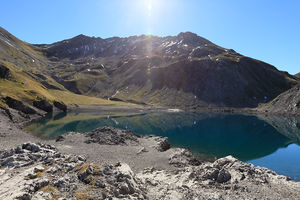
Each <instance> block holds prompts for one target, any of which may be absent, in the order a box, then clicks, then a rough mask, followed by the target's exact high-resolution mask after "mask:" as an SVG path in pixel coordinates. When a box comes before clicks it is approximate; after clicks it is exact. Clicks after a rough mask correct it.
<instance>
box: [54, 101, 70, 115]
mask: <svg viewBox="0 0 300 200" xmlns="http://www.w3.org/2000/svg"><path fill="white" fill-rule="evenodd" d="M53 105H54V106H55V107H56V108H58V109H59V110H61V111H63V112H67V106H66V105H65V104H64V103H62V102H58V101H54V102H53Z"/></svg>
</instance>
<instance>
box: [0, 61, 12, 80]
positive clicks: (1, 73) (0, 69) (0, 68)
mask: <svg viewBox="0 0 300 200" xmlns="http://www.w3.org/2000/svg"><path fill="white" fill-rule="evenodd" d="M10 77H11V73H10V70H9V69H8V68H7V67H5V66H4V65H1V64H0V78H4V79H7V78H10Z"/></svg>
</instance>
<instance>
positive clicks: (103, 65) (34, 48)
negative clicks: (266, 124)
mask: <svg viewBox="0 0 300 200" xmlns="http://www.w3.org/2000/svg"><path fill="white" fill-rule="evenodd" d="M0 32H1V30H0ZM3 32H4V31H2V33H1V34H2V35H3ZM7 33H8V32H7ZM4 35H5V34H4ZM13 41H14V40H13ZM0 42H2V43H1V44H2V46H1V48H2V51H3V50H7V49H10V47H9V45H7V44H6V43H5V41H4V40H3V38H2V40H0ZM8 42H10V40H8ZM16 43H17V44H19V43H20V44H23V45H25V47H26V48H25V50H26V51H25V50H24V52H25V54H26V56H27V57H28V54H29V57H30V56H31V57H34V59H32V60H34V61H31V62H30V65H28V64H27V65H26V64H24V63H25V61H24V62H23V64H21V63H17V64H18V67H19V68H22V70H24V71H26V72H28V73H32V72H33V71H34V74H36V75H39V76H41V75H42V76H45V77H47V81H46V82H49V83H52V85H56V87H58V88H60V89H63V90H65V89H66V90H68V91H70V92H72V93H76V94H79V95H88V96H93V97H97V98H99V97H100V98H104V99H108V100H118V101H124V102H134V103H139V104H149V105H160V106H161V105H162V106H167V107H179V108H188V109H189V108H192V109H197V108H201V107H237V108H241V107H256V106H257V105H258V104H259V103H264V102H268V101H270V100H272V99H274V98H275V97H276V96H278V95H279V94H281V93H282V92H284V91H286V90H288V89H290V88H291V87H292V86H293V85H295V84H297V82H298V79H297V78H296V77H294V76H292V75H290V74H288V73H285V72H281V71H279V70H277V69H276V68H275V67H274V66H272V65H269V64H267V63H265V62H262V61H258V60H255V59H252V58H249V57H245V56H243V55H241V54H239V53H237V52H235V51H234V50H232V49H226V48H222V47H220V46H218V45H215V44H214V43H212V42H210V41H209V40H207V39H205V38H203V37H200V36H198V35H196V34H194V33H191V32H184V33H179V34H178V35H176V36H166V37H157V36H150V35H141V36H130V37H125V38H120V37H111V38H106V39H102V38H100V37H89V36H85V35H82V34H81V35H78V36H75V37H73V38H70V39H67V40H62V41H59V42H55V43H52V44H34V45H31V44H28V43H22V41H19V40H17V42H16ZM3 44H4V45H6V46H5V47H4V45H3ZM0 50H1V49H0ZM27 51H29V53H28V52H27ZM18 53H19V50H17V51H15V52H12V53H11V55H12V56H10V55H9V54H8V53H7V56H5V57H6V58H4V57H2V58H0V61H1V60H4V59H6V60H7V61H9V62H10V63H15V60H16V59H15V58H16V57H17V58H18V55H16V54H18ZM30 53H31V54H32V55H31V54H30ZM26 56H24V57H26ZM31 57H30V58H31ZM17 60H18V59H17ZM26 62H28V61H26ZM36 75H35V76H36ZM39 81H40V80H39ZM44 82H45V81H44Z"/></svg>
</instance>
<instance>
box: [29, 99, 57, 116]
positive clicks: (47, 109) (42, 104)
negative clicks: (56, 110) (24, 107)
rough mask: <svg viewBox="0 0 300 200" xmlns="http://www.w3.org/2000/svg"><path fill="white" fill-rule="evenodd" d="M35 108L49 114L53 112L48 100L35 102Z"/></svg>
mask: <svg viewBox="0 0 300 200" xmlns="http://www.w3.org/2000/svg"><path fill="white" fill-rule="evenodd" d="M33 106H34V107H36V108H38V109H41V110H43V111H45V112H47V113H50V112H52V111H53V106H52V105H51V104H50V103H49V102H48V101H46V100H38V101H34V102H33Z"/></svg>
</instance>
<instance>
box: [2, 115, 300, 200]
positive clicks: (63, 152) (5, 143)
mask: <svg viewBox="0 0 300 200" xmlns="http://www.w3.org/2000/svg"><path fill="white" fill-rule="evenodd" d="M11 113H12V115H13V118H14V122H12V121H11V120H10V119H9V118H8V117H7V114H5V112H1V113H0V126H1V130H0V137H1V140H0V199H3V200H4V199H5V200H6V199H300V183H299V182H295V181H292V180H290V179H289V178H288V177H285V176H281V175H278V174H276V173H275V172H273V171H271V170H269V169H266V168H262V167H254V166H253V165H252V164H247V163H243V162H241V161H238V160H237V159H235V158H233V157H231V156H228V157H225V158H220V159H218V160H216V161H214V162H209V161H205V160H202V159H199V158H196V157H194V156H193V155H192V154H191V152H189V151H188V150H186V149H181V148H171V147H170V144H169V143H168V140H167V138H162V137H157V136H140V135H137V134H135V133H133V132H131V131H128V130H120V129H115V128H110V127H101V128H98V129H96V130H93V131H90V132H87V133H68V134H66V135H64V136H63V137H60V138H58V139H57V140H56V141H53V140H51V141H46V140H44V141H41V140H40V139H38V138H35V137H33V136H31V135H29V134H27V133H26V132H25V131H23V130H22V129H21V128H20V127H19V126H18V124H19V123H20V122H24V121H26V119H22V116H20V115H19V114H18V113H17V112H14V111H12V112H11ZM31 118H32V117H31ZM27 120H28V119H27Z"/></svg>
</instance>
